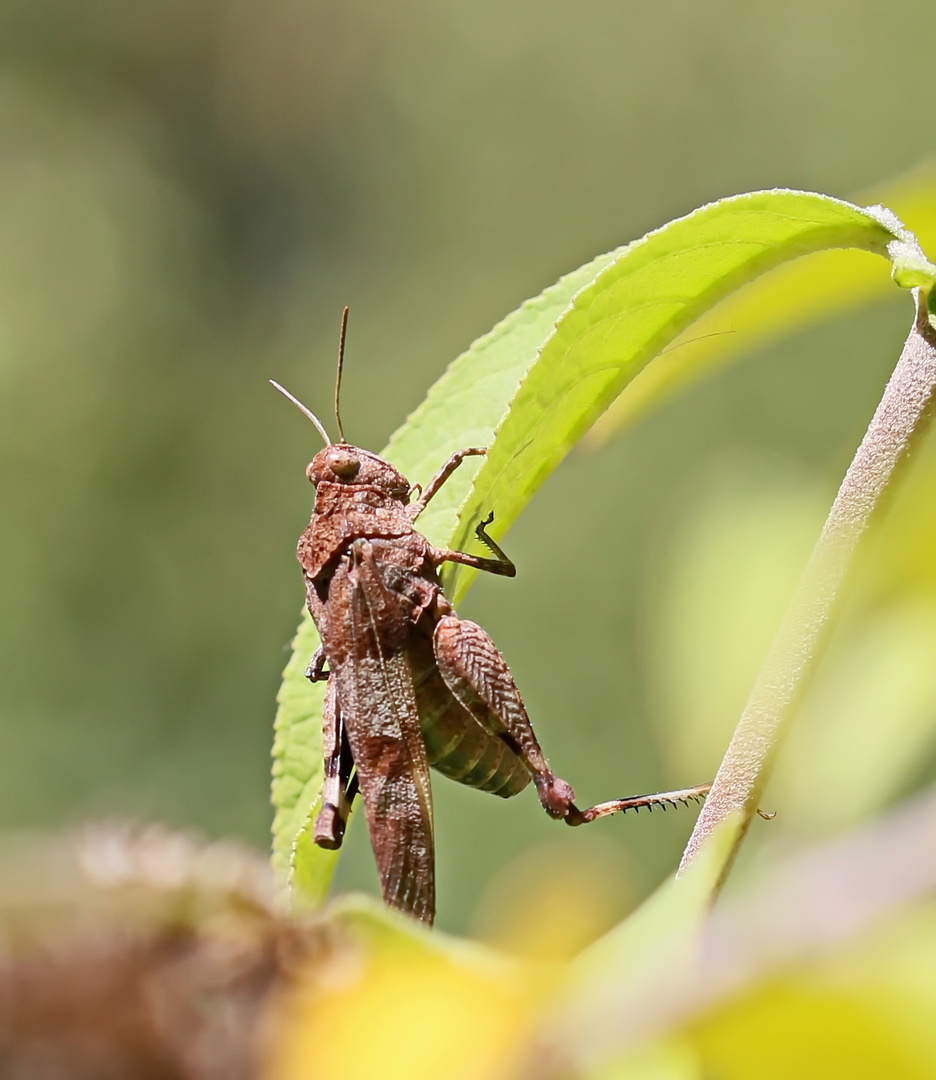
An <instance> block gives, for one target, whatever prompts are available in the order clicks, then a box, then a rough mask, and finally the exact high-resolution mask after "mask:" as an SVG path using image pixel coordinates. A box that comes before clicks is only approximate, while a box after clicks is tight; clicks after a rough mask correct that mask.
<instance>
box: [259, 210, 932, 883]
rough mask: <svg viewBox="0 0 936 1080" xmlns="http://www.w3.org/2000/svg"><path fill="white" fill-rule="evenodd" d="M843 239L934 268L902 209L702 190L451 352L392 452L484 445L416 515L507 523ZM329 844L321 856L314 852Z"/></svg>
mask: <svg viewBox="0 0 936 1080" xmlns="http://www.w3.org/2000/svg"><path fill="white" fill-rule="evenodd" d="M849 246H851V247H858V248H862V249H864V250H865V251H869V252H874V253H876V254H879V255H888V254H890V255H891V257H892V259H893V260H894V273H895V275H897V274H898V272H899V273H900V274H902V275H903V277H905V278H906V277H908V276H914V275H916V276H919V275H920V274H923V275H924V276H925V275H926V274H928V273H931V271H932V270H933V268H932V267H929V264H927V263H926V262H925V260H923V259H922V256H920V255H919V250H918V248H916V247H915V245H914V243H913V238H912V237H910V236H908V235H907V234H905V232H904V231H902V230H901V229H900V226H899V223H897V222H896V220H895V219H893V216H892V215H888V214H887V213H886V212H879V211H867V210H862V209H860V208H859V207H856V206H853V205H851V204H850V203H846V202H842V201H839V200H836V199H831V198H828V197H826V196H823V195H815V194H810V193H805V192H796V191H782V190H776V191H766V192H756V193H754V194H750V195H739V196H734V197H732V198H729V199H724V200H722V201H720V202H717V203H711V204H709V205H708V206H704V207H702V208H700V209H699V210H696V211H694V212H693V213H692V214H689V215H688V216H686V217H684V218H679V219H678V220H676V221H672V222H670V223H669V224H667V225H665V226H663V227H662V228H660V229H658V230H656V231H654V232H652V233H649V234H648V235H647V236H645V237H643V238H642V239H640V240H637V241H635V242H634V243H632V244H630V245H628V246H627V247H624V248H619V249H618V250H616V251H614V252H611V253H610V254H608V255H603V256H600V257H599V258H597V259H595V260H594V261H592V262H591V263H589V264H587V265H586V266H584V267H582V268H580V269H579V270H577V271H575V272H574V273H573V274H570V275H569V276H568V277H565V278H563V279H561V280H560V281H559V282H558V283H557V284H556V285H554V286H553V287H552V288H550V289H547V290H546V291H545V292H544V293H543V294H542V295H541V296H539V297H537V298H536V299H534V300H530V301H527V302H526V303H525V304H523V305H522V306H521V307H520V308H519V309H518V310H517V311H515V312H514V313H513V314H511V315H509V316H508V317H507V318H506V319H505V320H504V321H503V322H501V323H500V324H499V325H498V326H496V327H495V328H494V330H492V331H491V332H490V333H489V334H487V335H485V336H484V337H482V338H480V339H479V340H478V341H477V342H475V344H474V345H473V346H472V347H471V348H470V349H469V350H468V351H467V352H466V353H464V354H463V355H462V356H460V357H459V358H458V359H457V360H456V361H455V362H454V363H453V364H452V365H451V367H450V368H449V370H448V371H447V372H446V373H445V375H444V376H443V377H442V378H441V379H440V380H439V381H438V382H437V383H436V385H435V386H434V387H433V388H432V389H431V390H430V392H429V395H428V396H427V398H426V401H425V402H424V403H423V405H422V406H420V408H419V409H417V410H416V412H415V413H414V414H413V416H412V417H411V418H410V419H409V421H408V422H407V424H406V425H404V427H402V428H401V429H400V430H399V431H398V432H397V433H396V434H395V435H394V436H393V437H392V439H391V440H390V444H389V446H388V448H387V450H386V451H385V454H386V456H387V457H388V458H389V459H390V460H391V461H392V462H393V463H394V464H395V465H396V466H397V467H398V468H400V469H401V470H402V471H403V473H404V474H406V475H407V476H408V477H409V479H410V480H411V481H415V482H420V483H424V482H425V481H426V480H427V479H428V478H429V477H430V476H431V475H432V473H433V471H434V470H435V469H436V468H437V467H438V466H439V465H440V464H441V463H442V462H443V461H444V460H445V459H446V458H447V457H448V455H449V454H450V453H451V452H452V451H454V450H457V449H459V448H461V447H464V446H472V445H475V446H477V445H483V446H487V447H488V455H487V457H486V458H484V459H483V461H482V463H481V464H480V465H478V464H473V465H468V464H466V465H464V466H462V468H461V469H459V470H458V471H457V472H456V473H455V475H454V477H453V478H452V479H451V480H450V481H449V483H448V484H447V485H446V486H445V488H443V490H442V492H441V493H440V494H439V496H437V498H436V499H435V500H434V501H433V503H432V505H431V506H430V509H429V510H428V511H427V512H426V514H425V515H424V516H423V518H421V519H420V528H421V530H422V531H423V532H425V533H426V535H427V536H428V537H429V539H430V540H431V541H433V542H434V543H437V544H445V545H447V546H451V547H455V548H460V549H464V548H465V547H466V546H468V545H469V544H470V543H471V542H472V533H473V529H474V526H475V525H476V523H477V522H478V520H480V519H481V518H482V517H483V516H485V515H486V514H487V513H488V512H489V511H490V510H492V509H493V510H495V511H496V514H497V518H496V521H495V525H494V527H493V528H492V530H491V531H492V533H493V534H494V535H495V536H497V537H499V536H501V535H503V533H504V531H505V530H506V529H507V528H508V527H509V526H510V524H511V523H512V522H513V521H514V520H515V519H516V517H517V515H518V514H519V513H520V511H521V510H522V509H523V507H524V506H526V504H527V502H529V500H530V498H531V497H532V495H533V494H534V492H535V491H536V490H537V489H538V488H539V486H540V485H541V484H542V483H543V481H544V480H545V479H546V478H547V477H548V476H549V474H550V473H551V472H552V471H553V469H555V467H556V466H557V465H558V464H559V462H560V461H561V460H562V459H563V458H564V457H565V455H566V454H567V453H568V452H569V450H570V449H571V448H572V446H573V445H574V444H575V442H576V440H577V439H578V438H580V437H581V435H582V434H584V432H585V431H587V430H588V428H589V427H591V425H592V424H593V423H594V421H595V419H596V418H597V417H598V416H599V415H601V413H602V412H603V411H604V410H605V409H606V408H607V407H608V406H609V405H610V403H611V402H612V401H613V400H614V399H615V397H617V395H618V394H619V393H620V392H621V390H623V389H624V387H625V386H626V385H627V384H628V383H629V382H630V381H631V380H632V379H633V378H634V377H635V376H636V375H637V374H638V373H639V372H640V371H641V370H642V369H643V368H644V367H645V365H647V364H648V363H649V362H650V361H651V360H652V359H653V357H654V356H656V355H657V354H658V353H659V352H660V351H661V350H662V349H664V348H665V347H666V346H667V345H668V344H669V343H670V342H671V341H672V340H673V339H674V338H675V337H676V336H677V335H678V334H680V333H681V332H682V331H683V330H684V329H685V328H686V327H687V326H689V325H690V324H691V323H692V322H693V321H694V320H696V319H697V318H698V317H699V316H700V315H701V314H703V313H704V312H705V311H707V310H708V309H709V308H711V307H712V306H713V305H714V304H715V303H717V302H718V301H719V300H720V299H722V298H723V297H724V296H726V295H728V294H729V293H731V292H732V291H733V290H735V289H737V288H738V287H739V286H741V285H743V284H745V283H746V282H748V281H750V280H751V279H753V278H754V277H757V276H758V275H759V274H762V273H763V272H764V271H766V270H769V269H771V268H773V267H775V266H777V265H779V264H780V263H783V262H786V261H788V260H790V259H794V258H797V257H798V256H800V255H804V254H807V253H809V252H814V251H818V250H821V249H824V248H830V247H849ZM913 279H914V280H916V277H915V276H914V278H913ZM463 571H464V568H463V567H457V566H453V565H452V564H449V565H448V567H447V568H446V572H445V574H444V575H443V578H444V581H445V583H446V584H447V586H448V589H449V594H450V595H451V596H452V598H453V599H454V600H455V601H456V602H457V601H458V599H459V598H460V597H461V596H462V595H463V594H464V592H465V589H466V588H467V586H468V583H469V582H470V580H471V574H470V573H464V572H463ZM308 624H309V620H308V618H307V619H306V620H305V624H304V625H303V627H302V628H301V629H300V632H299V635H298V637H297V643H299V645H300V647H301V650H302V651H301V652H297V653H296V654H295V655H294V657H293V659H292V661H291V662H290V664H289V666H288V667H287V669H286V675H285V681H284V685H283V690H282V691H281V694H280V711H279V713H278V716H277V739H276V745H275V748H274V754H275V756H276V764H275V766H274V785H273V802H274V805H275V807H276V810H277V814H276V819H275V822H274V850H275V853H276V854H275V862H276V865H277V867H278V869H279V870H280V872H281V874H282V872H283V870H284V869H285V868H286V867H287V866H289V865H290V859H291V865H292V867H293V871H294V877H293V884H294V885H295V886H297V887H302V883H303V882H311V883H312V887H311V889H310V890H309V895H308V896H307V899H308V900H309V901H311V902H315V901H317V900H318V899H319V894H320V892H321V891H322V889H324V887H325V885H326V884H327V880H328V877H329V869H328V867H329V865H330V862H331V860H332V858H333V857H332V856H331V855H330V854H328V855H321V856H320V853H319V852H318V850H317V849H315V848H314V846H313V845H311V844H304V845H302V847H301V849H296V837H297V835H298V833H299V831H300V830H301V829H302V828H303V826H304V824H305V822H306V820H307V818H308V816H309V811H310V809H311V805H312V803H313V802H314V798H313V794H314V793H317V792H318V790H319V787H320V785H321V768H322V766H321V757H322V754H321V734H320V731H319V730H318V728H317V725H316V720H315V718H316V716H317V715H318V714H319V711H320V708H321V704H320V699H316V698H315V697H314V695H313V692H312V688H311V687H310V686H309V685H308V684H307V683H306V680H305V679H304V678H303V670H304V666H305V664H306V662H307V660H308V657H309V656H311V653H312V650H313V649H314V647H315V637H314V632H313V631H312V630H311V628H310V626H309V625H308ZM295 850H301V857H300V859H299V862H298V863H297V860H296V858H295V857H294V851H295ZM291 853H292V854H291ZM320 857H321V859H322V860H323V861H322V865H321V866H312V865H307V861H312V862H316V861H317V860H319V859H320ZM300 864H301V865H300Z"/></svg>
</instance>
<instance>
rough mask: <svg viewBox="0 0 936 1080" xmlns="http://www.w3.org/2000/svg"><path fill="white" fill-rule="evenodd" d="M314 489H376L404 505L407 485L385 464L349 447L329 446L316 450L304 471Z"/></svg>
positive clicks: (402, 478) (348, 445)
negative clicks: (331, 486) (337, 486)
mask: <svg viewBox="0 0 936 1080" xmlns="http://www.w3.org/2000/svg"><path fill="white" fill-rule="evenodd" d="M306 476H307V477H308V478H309V480H311V482H312V483H313V484H315V485H316V487H317V486H318V485H319V484H320V483H322V482H323V481H324V482H325V483H330V484H349V485H366V486H367V487H375V488H379V489H380V490H381V491H384V492H386V493H387V495H389V496H390V497H391V498H393V499H400V500H401V501H403V502H407V501H408V498H409V491H410V484H409V481H408V480H407V479H406V477H405V476H404V475H403V474H402V473H400V472H398V471H397V470H396V469H395V468H394V467H393V466H392V465H391V464H390V462H389V461H384V459H383V458H381V457H378V456H377V455H376V454H372V453H371V452H370V451H369V450H362V449H361V447H360V446H352V445H351V444H350V443H345V442H341V443H332V444H331V446H326V447H325V449H324V450H319V452H318V453H317V454H316V455H315V457H314V458H313V459H312V460H311V461H310V462H309V464H308V466H307V467H306Z"/></svg>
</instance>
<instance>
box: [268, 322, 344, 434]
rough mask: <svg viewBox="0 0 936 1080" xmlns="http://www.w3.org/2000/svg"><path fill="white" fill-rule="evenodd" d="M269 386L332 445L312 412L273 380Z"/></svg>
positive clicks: (322, 425)
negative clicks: (313, 425)
mask: <svg viewBox="0 0 936 1080" xmlns="http://www.w3.org/2000/svg"><path fill="white" fill-rule="evenodd" d="M345 312H346V313H347V308H345ZM270 385H271V386H273V387H275V388H276V389H277V390H279V392H280V393H281V394H282V395H283V397H284V398H288V399H289V400H290V401H291V402H292V403H293V405H295V406H296V408H297V409H298V410H299V411H300V412H301V413H304V414H305V415H306V416H307V417H308V418H309V419H310V420H311V421H312V423H313V424H315V428H316V430H317V431H318V433H319V435H321V436H322V438H323V439H324V440H325V445H326V446H331V445H332V441H331V439H330V438H329V437H328V432H327V431H326V430H325V425H324V424H323V423H322V421H321V420H319V418H318V417H317V416H316V415H315V413H314V412H312V410H311V409H307V408H306V406H305V405H303V404H302V402H301V401H300V400H299V399H298V398H295V397H293V396H292V394H290V392H289V391H288V390H287V389H286V388H285V387H283V386H280V384H279V383H278V382H276V381H275V380H274V379H270ZM341 441H342V442H344V436H342V440H341Z"/></svg>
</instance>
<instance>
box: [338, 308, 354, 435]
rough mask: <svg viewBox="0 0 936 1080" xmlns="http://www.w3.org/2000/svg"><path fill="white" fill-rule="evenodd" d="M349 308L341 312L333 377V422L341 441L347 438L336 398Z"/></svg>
mask: <svg viewBox="0 0 936 1080" xmlns="http://www.w3.org/2000/svg"><path fill="white" fill-rule="evenodd" d="M350 310H351V309H350V308H349V307H345V309H344V311H343V312H342V313H341V336H340V337H339V338H338V375H337V377H336V379H335V423H336V424H337V425H338V435H339V436H340V437H341V441H342V442H347V441H348V440H347V439H346V438H345V437H344V429H343V428H342V426H341V413H340V412H339V411H338V398H339V397H340V395H341V371H342V369H343V368H344V343H345V335H346V334H347V332H348V312H349V311H350Z"/></svg>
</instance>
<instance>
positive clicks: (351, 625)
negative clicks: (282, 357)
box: [271, 308, 709, 923]
mask: <svg viewBox="0 0 936 1080" xmlns="http://www.w3.org/2000/svg"><path fill="white" fill-rule="evenodd" d="M347 318H348V309H347V308H345V311H344V314H343V316H342V323H341V339H340V345H339V357H338V380H337V385H336V389H335V417H336V421H337V424H338V432H339V436H340V441H339V442H337V443H333V442H332V441H331V439H330V438H329V436H328V433H327V432H326V430H325V428H324V426H323V425H322V423H321V422H320V421H319V419H318V418H317V417H316V416H315V414H314V413H313V412H311V411H310V410H309V409H307V408H306V407H305V405H303V404H302V403H301V402H300V401H298V400H297V399H296V398H294V397H293V396H292V395H291V394H290V393H289V392H288V391H286V390H284V389H283V387H281V386H280V385H279V384H278V383H275V382H274V383H273V385H274V386H275V387H276V389H277V390H279V391H280V392H281V393H283V394H284V395H285V396H286V397H287V398H289V400H290V401H292V402H293V403H294V404H295V405H296V406H297V407H298V408H299V409H301V410H302V412H303V413H305V415H306V416H307V417H308V418H309V419H310V420H311V421H312V423H313V424H315V426H316V428H317V429H318V431H319V434H320V435H321V436H322V438H323V439H324V440H325V449H324V450H320V451H319V452H318V453H317V454H316V455H315V457H314V458H313V459H312V461H311V462H309V465H308V467H307V468H306V476H308V478H309V480H310V481H311V482H312V483H313V484H314V485H315V507H314V509H313V511H312V520H311V521H310V523H309V527H308V528H307V529H306V530H305V532H304V533H303V534H302V536H301V538H300V540H299V547H298V550H297V555H298V558H299V562H300V563H301V564H302V571H303V575H304V578H305V586H306V597H307V601H308V605H309V611H310V612H311V614H312V618H313V619H314V620H315V624H316V626H317V627H318V630H319V634H320V635H321V639H322V644H321V646H320V647H319V649H318V650H317V651H316V653H315V655H314V656H313V657H312V660H311V662H310V663H309V667H308V670H307V671H306V675H307V677H308V678H309V679H311V680H312V682H317V681H319V680H322V679H327V680H328V687H327V690H326V694H325V706H324V716H323V728H324V745H325V779H324V783H323V787H322V796H321V798H322V808H321V810H320V812H319V814H318V816H317V818H316V821H315V824H314V831H313V839H314V841H315V843H316V844H319V845H320V846H322V847H325V848H337V847H339V846H340V845H341V842H342V838H343V836H344V831H345V824H346V821H347V817H348V814H349V811H350V807H351V803H352V801H353V799H354V797H355V795H356V794H357V791H358V789H360V791H361V794H362V796H363V798H364V810H365V813H366V816H367V825H368V829H369V831H370V839H371V845H372V847H373V849H374V855H375V857H376V860H377V868H378V871H379V874H380V884H381V889H382V891H383V898H384V901H385V902H386V903H387V904H388V905H390V906H391V907H394V908H397V909H399V910H400V911H404V912H406V913H407V914H409V915H412V916H414V917H415V918H417V919H421V920H423V921H424V922H427V923H431V922H432V920H433V917H434V914H435V866H434V851H433V836H432V793H431V790H430V785H429V766H430V765H432V766H433V767H434V768H435V769H437V770H438V771H439V772H441V773H443V774H444V775H445V776H449V777H451V778H452V779H453V780H457V781H458V782H459V783H462V784H467V785H468V786H469V787H475V788H479V789H480V790H481V791H490V792H491V793H492V794H495V795H499V796H501V798H505V799H507V798H510V797H511V796H512V795H516V794H517V793H518V792H519V791H522V790H523V788H525V787H526V786H527V784H528V783H529V782H530V780H532V781H533V783H534V785H535V787H536V791H537V794H538V795H539V798H540V802H541V803H542V804H543V808H544V809H545V811H546V813H547V814H549V815H550V817H554V818H560V819H562V820H563V821H565V822H566V824H567V825H582V824H585V823H586V822H589V821H594V820H596V819H597V818H600V817H604V816H606V815H608V814H615V813H619V812H621V811H626V810H630V809H635V810H639V809H640V807H642V806H648V807H651V808H652V807H653V806H655V805H662V806H663V807H665V806H666V805H667V804H676V803H679V802H688V801H689V800H690V799H699V798H701V797H702V796H703V795H705V793H706V792H707V791H708V789H709V785H708V784H705V785H702V786H700V787H694V788H685V789H683V790H680V791H667V792H660V793H658V794H655V795H641V796H637V797H635V798H630V799H615V800H613V801H612V802H606V803H600V804H599V805H597V806H593V807H591V808H590V809H587V810H579V809H578V807H576V805H575V802H574V799H575V793H574V792H573V791H572V788H571V787H570V786H569V785H568V784H567V783H566V782H565V780H561V779H560V778H559V777H558V776H556V774H555V773H554V772H553V771H552V770H551V769H550V767H549V765H548V763H547V761H546V758H545V757H544V756H543V752H542V750H541V749H540V745H539V742H538V741H537V739H536V735H535V734H534V732H533V728H532V726H531V724H530V719H529V717H528V716H527V713H526V709H525V708H524V705H523V700H522V699H521V697H520V692H519V690H518V689H517V686H516V684H515V682H514V679H513V676H512V675H511V673H510V669H509V668H508V667H507V664H506V663H505V661H504V658H503V657H502V656H501V654H500V652H499V651H498V649H497V646H496V645H495V644H494V642H493V641H492V640H491V638H490V637H489V636H488V634H487V633H485V631H484V630H483V629H482V628H481V627H480V626H478V625H477V624H476V623H473V622H470V621H468V620H467V619H460V618H459V617H458V616H457V615H456V614H455V612H454V610H453V609H452V605H451V604H450V603H449V601H448V600H447V599H446V598H445V596H444V595H443V592H442V586H441V585H440V583H439V577H438V570H439V567H440V566H441V565H442V563H444V562H457V563H462V564H463V565H465V566H471V567H474V568H475V569H476V570H486V571H488V572H489V573H492V574H500V575H502V576H505V577H514V575H515V574H516V572H517V571H516V567H515V566H514V564H513V563H512V562H511V561H510V559H509V558H507V556H506V555H505V554H504V553H503V551H501V549H500V548H499V547H498V546H497V544H496V543H495V542H494V540H492V539H491V537H490V536H488V534H487V531H486V526H487V525H489V524H490V523H491V522H492V521H493V519H494V515H493V513H491V514H489V515H488V517H487V519H486V520H485V521H483V522H481V523H480V524H479V525H478V526H477V528H476V530H475V532H476V535H477V537H478V539H479V540H480V541H481V542H482V543H483V544H484V545H485V546H486V547H487V548H488V549H489V550H490V551H491V553H492V555H493V556H494V557H493V558H485V557H481V556H477V555H469V554H466V553H465V552H462V551H448V550H445V549H442V548H435V547H433V546H432V545H431V544H430V543H429V541H428V540H427V539H426V538H425V537H424V536H423V535H422V534H421V533H419V532H417V531H416V529H415V528H414V527H413V524H414V522H415V521H416V519H417V518H418V517H419V515H420V514H421V513H422V512H423V510H425V508H426V506H427V505H428V503H429V501H430V500H431V499H432V497H433V496H434V495H435V494H436V493H437V492H438V491H439V489H440V488H441V487H442V485H443V484H444V483H445V482H446V480H447V479H448V478H449V477H450V476H451V475H452V473H453V472H454V471H455V469H457V468H458V466H459V465H460V464H461V463H462V461H464V460H465V458H466V457H471V456H475V455H480V454H484V453H485V450H484V448H482V447H469V448H468V449H466V450H459V451H458V453H455V454H453V455H452V456H451V457H450V458H449V460H448V461H446V462H445V464H444V465H443V466H442V468H441V469H439V471H438V472H437V473H436V475H435V476H434V477H433V478H432V479H431V480H430V481H429V483H428V484H427V485H426V487H425V489H424V490H420V489H419V488H418V487H417V486H412V485H410V482H409V481H408V480H407V479H406V477H405V476H403V475H402V474H401V473H400V472H398V471H397V469H395V468H394V467H393V466H392V465H391V464H390V462H388V461H384V460H383V458H380V457H378V456H377V455H376V454H372V453H370V452H369V451H367V450H362V449H361V448H360V447H358V446H352V445H351V444H350V443H348V442H347V441H346V439H345V437H344V432H343V430H342V427H341V418H340V415H339V412H338V392H339V388H340V385H341V369H342V362H343V356H344V341H345V332H346V328H347ZM271 381H272V380H271ZM414 494H416V495H417V497H416V499H415V501H413V502H410V499H411V497H412V496H413V495H414ZM326 664H327V665H328V666H327V669H326V666H325V665H326Z"/></svg>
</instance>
